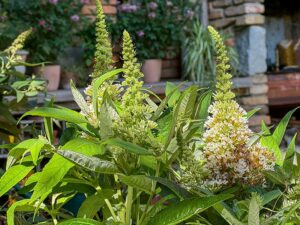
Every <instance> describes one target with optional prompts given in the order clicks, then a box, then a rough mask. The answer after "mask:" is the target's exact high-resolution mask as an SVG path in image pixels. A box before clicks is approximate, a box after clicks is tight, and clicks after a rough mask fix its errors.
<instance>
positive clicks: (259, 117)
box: [249, 115, 271, 127]
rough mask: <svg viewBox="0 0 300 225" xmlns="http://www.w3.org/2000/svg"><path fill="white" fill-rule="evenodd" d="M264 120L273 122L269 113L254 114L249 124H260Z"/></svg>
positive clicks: (251, 125) (266, 122)
mask: <svg viewBox="0 0 300 225" xmlns="http://www.w3.org/2000/svg"><path fill="white" fill-rule="evenodd" d="M262 121H264V122H265V124H267V125H268V124H271V117H270V116H267V115H254V116H252V117H251V118H250V119H249V126H250V127H254V126H260V125H261V122H262Z"/></svg>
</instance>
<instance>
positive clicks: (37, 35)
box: [0, 0, 87, 62]
mask: <svg viewBox="0 0 300 225" xmlns="http://www.w3.org/2000/svg"><path fill="white" fill-rule="evenodd" d="M83 4H84V2H83V1H80V0H65V1H58V0H41V1H35V0H28V1H19V0H4V1H2V4H1V13H0V14H1V16H2V17H1V19H2V23H1V27H0V34H1V35H0V36H1V42H2V43H4V44H7V43H8V42H11V40H13V39H14V38H15V37H16V36H17V34H18V33H19V31H20V30H25V29H29V28H32V36H31V37H30V40H29V41H28V42H27V44H26V48H27V49H28V50H29V52H30V61H31V62H45V61H51V62H56V60H57V58H58V56H59V55H61V53H62V52H63V51H64V50H65V49H66V48H67V47H68V46H70V45H76V43H78V42H79V40H78V38H79V35H78V31H79V30H80V29H81V28H82V27H83V24H84V22H85V21H86V20H87V18H86V17H83V16H82V15H81V8H82V6H83ZM1 45H2V44H1ZM1 47H3V46H1Z"/></svg>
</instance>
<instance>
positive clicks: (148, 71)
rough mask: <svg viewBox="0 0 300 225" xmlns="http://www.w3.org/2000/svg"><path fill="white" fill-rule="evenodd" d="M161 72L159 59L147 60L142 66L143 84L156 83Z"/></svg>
mask: <svg viewBox="0 0 300 225" xmlns="http://www.w3.org/2000/svg"><path fill="white" fill-rule="evenodd" d="M161 70H162V60H161V59H147V60H145V62H144V64H143V66H142V72H143V74H144V81H145V83H156V82H159V81H160V78H161Z"/></svg>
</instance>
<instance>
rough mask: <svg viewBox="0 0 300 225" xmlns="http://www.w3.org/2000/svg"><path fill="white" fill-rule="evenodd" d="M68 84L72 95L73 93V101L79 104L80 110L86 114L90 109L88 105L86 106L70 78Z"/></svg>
mask: <svg viewBox="0 0 300 225" xmlns="http://www.w3.org/2000/svg"><path fill="white" fill-rule="evenodd" d="M70 86H71V91H72V95H73V98H74V100H75V102H76V103H77V105H78V106H79V108H80V109H81V111H82V112H83V113H84V114H85V115H88V114H89V111H90V110H89V107H88V105H87V103H86V101H85V99H84V97H83V96H82V95H81V93H80V92H79V91H78V90H77V88H76V87H75V85H74V82H73V81H72V80H71V81H70Z"/></svg>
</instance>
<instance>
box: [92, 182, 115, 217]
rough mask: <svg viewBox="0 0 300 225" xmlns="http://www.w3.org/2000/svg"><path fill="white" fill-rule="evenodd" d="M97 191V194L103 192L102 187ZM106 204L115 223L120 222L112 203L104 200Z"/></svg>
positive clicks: (97, 188)
mask: <svg viewBox="0 0 300 225" xmlns="http://www.w3.org/2000/svg"><path fill="white" fill-rule="evenodd" d="M96 190H97V192H98V191H99V192H100V191H101V187H100V186H98V187H96ZM104 202H105V204H106V205H107V208H108V209H109V211H110V213H111V215H112V217H113V218H114V221H115V222H118V217H117V215H116V214H115V211H114V209H113V207H112V205H111V203H110V201H109V200H108V199H107V198H106V199H104Z"/></svg>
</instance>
